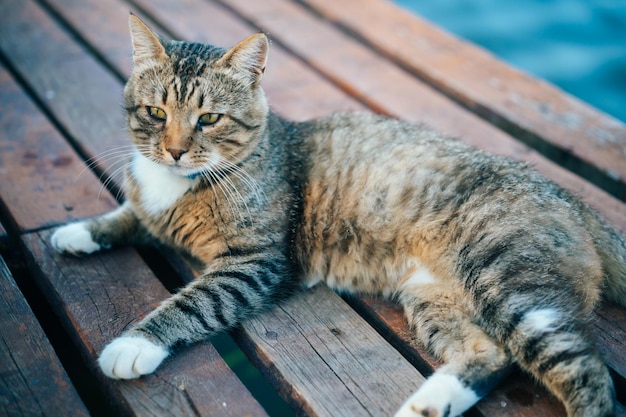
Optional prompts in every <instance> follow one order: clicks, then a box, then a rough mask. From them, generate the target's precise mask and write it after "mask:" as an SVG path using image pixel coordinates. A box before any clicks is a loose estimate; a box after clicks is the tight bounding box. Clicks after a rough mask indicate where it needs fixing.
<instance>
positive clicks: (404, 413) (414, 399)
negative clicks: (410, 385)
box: [395, 373, 479, 417]
mask: <svg viewBox="0 0 626 417" xmlns="http://www.w3.org/2000/svg"><path fill="white" fill-rule="evenodd" d="M478 400H479V398H478V396H477V395H476V393H475V392H474V391H473V390H472V389H470V388H468V387H465V386H463V384H461V382H460V381H459V380H458V378H457V377H456V376H454V375H446V374H438V373H435V374H434V375H432V376H431V377H430V378H428V379H427V380H426V382H424V384H423V385H422V386H421V387H420V389H418V390H417V392H416V393H415V394H413V395H412V396H411V397H409V399H408V400H406V402H405V403H404V404H402V407H400V409H399V410H398V412H397V413H396V415H395V417H454V416H458V415H460V414H461V413H462V412H463V411H465V410H467V409H468V408H470V407H471V406H472V405H474V404H475V403H476V402H477V401H478Z"/></svg>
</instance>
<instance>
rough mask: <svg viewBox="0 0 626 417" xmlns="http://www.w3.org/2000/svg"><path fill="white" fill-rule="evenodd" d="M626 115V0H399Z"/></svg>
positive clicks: (598, 104) (600, 106)
mask: <svg viewBox="0 0 626 417" xmlns="http://www.w3.org/2000/svg"><path fill="white" fill-rule="evenodd" d="M395 2H396V3H397V4H398V5H400V6H402V7H404V8H406V9H408V10H410V11H412V12H414V13H416V14H418V15H420V16H422V17H423V18H425V19H427V20H429V21H430V22H432V23H434V24H436V25H438V26H440V27H442V28H444V29H446V30H447V31H449V32H452V33H454V34H455V35H457V36H459V37H461V38H464V39H467V40H469V41H471V42H473V43H475V44H478V45H480V46H482V47H484V48H486V49H487V50H489V51H491V52H492V53H493V54H495V55H496V56H497V57H499V58H500V59H502V60H504V61H506V62H508V63H509V64H512V65H513V66H515V67H516V68H518V69H521V70H523V71H525V72H527V73H530V74H532V75H534V76H536V77H539V78H543V79H545V80H547V81H549V82H551V83H552V84H555V85H556V86H558V87H560V88H562V89H563V90H565V91H567V92H568V93H570V94H572V95H574V96H576V97H578V98H580V99H582V100H584V101H586V102H588V103H589V104H591V105H592V106H594V107H597V108H598V109H600V110H602V111H604V112H606V113H608V114H610V115H612V116H614V117H616V118H618V119H620V120H621V121H622V122H626V0H517V1H502V0H395Z"/></svg>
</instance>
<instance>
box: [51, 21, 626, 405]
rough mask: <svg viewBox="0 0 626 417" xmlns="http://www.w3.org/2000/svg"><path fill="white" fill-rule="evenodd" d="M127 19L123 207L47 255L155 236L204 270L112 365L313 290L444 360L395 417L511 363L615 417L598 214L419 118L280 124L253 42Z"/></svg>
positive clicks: (606, 268)
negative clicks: (600, 328)
mask: <svg viewBox="0 0 626 417" xmlns="http://www.w3.org/2000/svg"><path fill="white" fill-rule="evenodd" d="M129 25H130V32H131V39H132V45H133V65H134V68H133V72H132V75H131V76H130V78H129V80H128V82H127V84H126V87H125V89H124V100H125V110H126V122H127V127H128V131H129V135H130V138H131V140H132V143H133V144H134V151H133V153H132V155H131V162H130V163H129V166H128V169H127V171H126V175H125V183H124V190H125V196H126V201H125V202H124V203H123V204H122V205H121V206H120V207H119V208H118V209H116V210H114V211H113V212H111V213H108V214H105V215H103V216H100V217H97V218H93V219H89V220H85V221H80V222H76V223H71V224H69V225H65V226H63V227H61V228H59V229H58V230H57V231H56V232H55V233H54V234H53V236H52V237H51V241H52V245H53V247H54V248H55V249H56V250H58V251H59V252H62V253H65V254H73V255H82V254H88V253H92V252H95V251H98V250H103V249H107V248H110V247H113V246H119V245H128V244H143V243H150V242H160V243H163V244H166V245H169V246H171V247H173V248H175V249H177V250H178V251H179V252H181V253H182V254H184V255H185V256H186V257H188V258H190V259H193V260H195V261H196V262H198V263H199V264H200V265H202V267H203V270H202V273H201V275H200V276H199V278H198V279H196V280H195V281H193V282H191V283H190V284H188V285H187V286H186V287H185V288H183V289H182V290H181V291H180V292H179V293H177V294H175V295H173V296H172V297H171V298H169V299H168V300H165V301H164V302H163V303H162V304H161V305H160V306H159V307H158V308H156V309H155V310H154V311H152V312H151V313H150V314H149V315H148V316H147V317H145V318H143V319H142V320H140V321H138V322H137V323H135V324H133V325H132V326H130V328H129V329H128V330H126V331H125V332H124V333H123V334H122V335H121V336H120V337H118V338H116V339H114V340H113V341H111V342H110V344H108V345H107V346H106V347H105V348H104V350H103V351H102V352H101V355H100V357H99V359H98V362H99V365H100V367H101V369H102V371H103V372H104V374H106V375H107V376H109V377H111V378H118V379H130V378H138V377H140V376H141V375H145V374H149V373H151V372H153V371H154V370H155V369H156V368H157V367H158V366H159V364H160V363H161V362H162V361H163V359H165V358H166V357H167V356H168V355H169V354H170V353H171V352H172V351H173V350H174V349H175V348H176V347H177V346H180V345H188V344H191V343H194V342H197V341H200V340H204V339H207V338H209V337H211V336H212V335H214V334H215V333H217V332H219V331H223V330H225V329H230V328H233V327H234V326H236V325H238V324H239V323H241V322H242V321H243V320H246V319H247V318H249V317H252V316H254V315H256V314H259V313H260V312H262V311H264V310H266V309H268V308H270V307H272V306H273V305H275V304H276V303H278V302H279V301H280V300H283V299H285V298H286V297H288V296H289V295H290V294H292V293H294V292H295V291H297V290H299V289H300V288H302V287H307V286H312V285H315V284H316V283H317V282H320V281H324V282H325V283H326V284H327V285H328V286H330V287H332V288H334V289H337V290H340V291H344V292H360V293H369V294H381V295H384V296H387V297H390V298H392V299H394V300H396V301H397V302H398V303H399V304H400V305H401V306H402V307H403V309H404V311H405V314H406V318H407V320H408V323H409V324H410V326H411V327H412V328H413V329H414V331H415V334H416V335H417V337H418V340H419V341H420V342H421V343H423V345H424V346H426V347H427V348H428V349H429V350H430V351H432V352H433V353H434V354H435V355H436V356H437V357H439V358H440V359H442V360H443V362H444V365H443V366H441V367H440V368H439V369H438V370H437V371H436V372H435V373H434V374H433V375H432V376H431V377H430V378H428V379H427V380H426V382H425V383H424V384H423V385H422V386H421V387H420V388H419V389H418V390H417V392H416V393H414V394H413V395H412V396H411V397H410V398H408V399H407V401H406V402H405V403H404V404H403V405H402V406H401V408H400V409H399V410H398V412H397V414H396V415H397V416H398V417H405V416H429V417H433V416H437V417H444V416H456V415H459V414H461V413H462V412H463V411H465V410H467V409H468V408H469V407H471V406H472V405H473V404H475V403H476V402H477V401H478V400H479V399H480V398H482V397H483V396H485V395H486V394H487V393H488V392H489V391H490V390H491V389H492V388H493V387H494V386H496V385H497V384H498V383H499V382H500V381H501V380H502V379H503V378H504V377H505V376H506V375H507V374H508V372H509V370H510V369H511V367H512V366H514V365H515V364H517V365H519V366H520V367H521V368H523V369H524V370H526V371H528V372H529V373H530V374H532V375H533V376H534V377H536V378H537V379H538V380H539V381H541V382H542V383H543V384H544V385H545V386H546V387H548V389H549V390H550V391H551V392H552V393H554V395H556V396H557V397H558V398H559V399H560V400H561V401H562V402H563V403H564V405H565V408H566V410H567V414H568V416H570V417H582V416H585V417H591V416H611V415H613V413H614V403H615V399H614V397H615V394H614V388H613V384H612V381H611V378H610V375H609V371H608V369H607V367H606V366H605V365H604V364H603V362H602V361H601V359H600V357H599V355H598V353H597V352H596V350H595V348H594V346H593V344H592V343H591V342H590V341H589V340H588V339H587V337H586V336H585V321H586V320H587V318H588V316H589V314H590V313H591V312H592V310H593V308H594V306H595V305H596V304H597V302H598V301H599V300H600V298H601V296H604V297H605V299H606V300H608V301H609V302H613V303H617V304H620V305H622V306H624V305H626V242H625V240H624V238H623V237H622V236H620V235H619V234H618V233H617V232H616V231H615V230H614V229H612V228H611V227H610V226H609V225H608V224H607V223H606V222H605V221H604V220H602V219H601V218H600V217H599V216H598V215H597V214H595V212H593V211H592V210H591V209H589V208H588V207H587V206H585V205H584V204H583V203H581V202H580V201H579V200H577V199H576V198H574V197H572V196H571V195H570V194H569V193H568V192H567V191H565V190H563V189H561V188H559V187H558V186H557V185H555V184H554V183H552V182H551V181H549V180H547V179H545V178H543V177H542V176H541V175H539V174H538V173H536V172H535V171H534V170H532V169H531V168H529V167H527V166H526V165H525V164H522V163H520V162H515V161H511V160H508V159H504V158H502V157H497V156H493V155H491V154H488V153H486V152H483V151H480V150H476V149H474V148H471V147H469V146H467V145H464V144H462V143H461V142H459V141H457V140H455V139H450V138H447V137H445V136H443V135H441V134H439V133H437V132H435V131H433V130H429V129H427V128H424V127H420V126H414V125H410V124H407V123H405V122H402V121H399V120H394V119H391V118H387V117H383V116H380V115H375V114H367V113H345V114H332V115H330V116H327V117H325V118H322V119H319V120H313V121H307V122H293V121H288V120H285V119H283V118H281V117H280V116H278V115H277V114H275V113H273V112H272V111H271V110H270V109H269V106H268V102H267V100H266V98H265V95H264V92H263V89H262V87H261V80H262V77H263V74H264V71H265V66H266V61H267V56H268V49H269V43H268V40H267V37H266V35H264V34H262V33H257V34H254V35H252V36H250V37H248V38H247V39H245V40H244V41H242V42H240V43H239V44H237V45H236V46H235V47H233V48H232V49H222V48H218V47H214V46H210V45H205V44H200V43H189V42H176V41H171V40H167V39H165V38H162V37H160V36H159V35H157V34H155V33H154V32H152V31H151V30H150V29H149V28H148V27H147V26H146V25H145V24H144V23H143V22H142V21H141V20H140V19H138V18H137V17H136V16H134V15H131V16H130V23H129Z"/></svg>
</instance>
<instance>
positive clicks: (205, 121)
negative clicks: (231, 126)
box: [198, 113, 222, 127]
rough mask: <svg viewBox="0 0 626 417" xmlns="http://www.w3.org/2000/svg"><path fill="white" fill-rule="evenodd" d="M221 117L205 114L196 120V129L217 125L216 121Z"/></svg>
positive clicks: (217, 114)
mask: <svg viewBox="0 0 626 417" xmlns="http://www.w3.org/2000/svg"><path fill="white" fill-rule="evenodd" d="M220 117H222V115H221V114H219V113H206V114H203V115H202V116H200V118H199V119H198V127H202V126H208V125H212V124H215V123H217V121H218V120H219V119H220Z"/></svg>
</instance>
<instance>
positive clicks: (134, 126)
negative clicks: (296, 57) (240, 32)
mask: <svg viewBox="0 0 626 417" xmlns="http://www.w3.org/2000/svg"><path fill="white" fill-rule="evenodd" d="M130 29H131V35H132V41H133V61H134V70H133V73H132V75H131V77H130V79H129V81H128V83H127V85H126V89H125V93H124V94H125V104H126V110H127V118H126V119H127V124H128V128H129V133H130V136H131V139H132V141H133V143H134V144H135V146H136V148H137V150H138V151H139V152H140V153H141V154H142V155H143V156H145V157H147V158H149V159H150V160H151V161H153V162H156V163H159V164H163V165H166V166H169V167H170V168H171V169H172V170H173V172H175V173H177V174H179V175H183V176H195V175H198V174H202V173H204V174H206V175H210V173H211V172H216V171H225V170H229V169H230V168H231V167H233V165H237V164H238V163H239V162H240V161H242V160H243V159H245V158H246V157H247V156H248V155H250V154H251V153H252V152H253V150H254V148H255V146H256V142H257V140H258V139H259V137H260V136H261V133H262V131H263V129H265V120H266V116H267V112H268V105H267V101H266V99H265V96H264V94H263V90H262V89H261V87H260V81H261V77H262V74H263V71H264V69H265V62H266V57H267V49H268V42H267V38H266V37H265V35H263V34H256V35H253V36H251V37H249V38H248V39H246V40H244V41H243V42H241V43H239V44H238V45H237V46H235V47H234V48H233V49H231V50H230V51H226V50H224V49H221V48H215V47H212V46H210V45H203V44H196V43H185V42H173V41H165V40H160V39H159V38H158V37H157V36H156V35H155V34H154V33H152V32H151V31H150V30H149V29H148V28H147V27H146V26H145V25H144V24H143V23H142V22H141V21H140V20H139V19H138V18H137V17H135V16H132V15H131V18H130Z"/></svg>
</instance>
